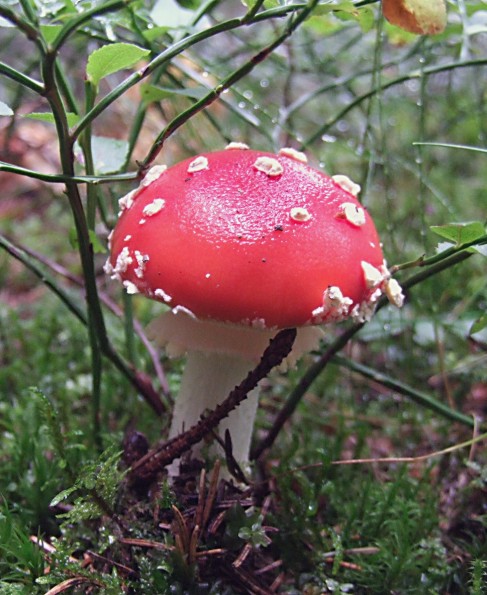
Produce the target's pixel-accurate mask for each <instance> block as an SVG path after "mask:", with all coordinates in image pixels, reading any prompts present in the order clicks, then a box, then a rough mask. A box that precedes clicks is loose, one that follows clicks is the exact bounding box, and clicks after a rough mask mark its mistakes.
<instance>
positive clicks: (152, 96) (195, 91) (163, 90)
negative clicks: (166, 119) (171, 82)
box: [140, 83, 208, 103]
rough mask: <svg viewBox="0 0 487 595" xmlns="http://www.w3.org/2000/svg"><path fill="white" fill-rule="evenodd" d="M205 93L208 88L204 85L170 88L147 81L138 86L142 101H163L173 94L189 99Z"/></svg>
mask: <svg viewBox="0 0 487 595" xmlns="http://www.w3.org/2000/svg"><path fill="white" fill-rule="evenodd" d="M206 93H208V89H205V87H192V88H188V89H171V88H170V87H157V86H155V85H150V84H148V83H145V84H143V85H141V86H140V94H141V96H142V101H144V102H145V103H153V102H156V101H163V100H164V99H167V98H168V97H173V96H174V95H180V96H183V97H189V98H190V99H201V97H203V96H204V95H205V94H206Z"/></svg>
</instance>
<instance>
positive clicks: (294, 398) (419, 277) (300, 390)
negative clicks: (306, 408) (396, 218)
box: [250, 249, 473, 459]
mask: <svg viewBox="0 0 487 595" xmlns="http://www.w3.org/2000/svg"><path fill="white" fill-rule="evenodd" d="M472 255H473V254H472V253H471V252H467V251H465V250H460V249H459V250H458V251H457V253H456V254H453V255H451V256H448V257H447V258H445V259H444V260H442V261H440V262H436V263H435V264H433V265H432V266H430V267H429V268H428V269H426V270H424V271H420V272H419V273H416V275H413V276H412V277H410V278H409V279H406V281H404V282H402V283H401V285H402V287H403V288H404V289H411V288H412V287H414V286H415V285H417V284H419V283H421V282H423V281H424V280H425V279H428V278H430V277H433V276H434V275H436V274H438V273H440V272H441V271H443V270H445V269H448V268H450V267H452V266H454V265H456V264H459V263H460V262H463V261H464V260H466V259H467V258H470V257H471V256H472ZM386 304H387V300H386V299H383V298H382V299H380V300H379V303H378V305H377V310H380V309H381V308H383V307H384V306H385V305H386ZM363 326H364V323H358V324H354V325H353V326H351V327H350V328H348V329H347V330H346V331H344V332H343V333H342V334H341V335H340V336H339V337H338V338H337V339H335V341H334V342H333V343H332V344H331V345H330V346H329V347H328V349H327V350H326V351H325V352H324V353H323V354H322V355H321V356H320V358H319V359H318V360H317V361H316V362H315V363H314V364H312V365H311V366H310V367H309V368H308V369H307V370H306V372H305V373H304V375H303V376H302V377H301V379H300V381H299V382H298V384H297V385H296V386H295V387H294V389H293V390H292V391H291V394H290V395H289V397H288V398H287V400H286V401H285V403H284V405H283V406H282V408H281V410H280V411H279V413H278V414H277V416H276V418H275V419H274V422H273V424H272V426H271V428H270V430H269V431H268V432H267V434H266V435H265V436H264V438H263V439H262V441H261V442H260V444H258V445H257V446H256V447H255V448H254V449H253V450H252V452H251V454H250V458H251V459H258V458H259V457H260V456H261V455H262V454H263V452H264V451H265V450H267V449H268V448H270V447H271V446H272V444H273V443H274V441H275V439H276V438H277V436H278V434H279V432H280V431H281V429H282V427H283V426H284V424H285V423H286V421H287V420H288V419H289V418H290V417H291V415H292V414H293V413H294V411H295V409H296V407H297V406H298V405H299V403H300V402H301V399H302V398H303V396H304V395H305V393H306V391H307V390H308V389H309V387H310V386H311V385H312V384H313V382H314V381H315V380H316V379H317V378H318V376H319V375H320V374H321V373H322V372H323V371H324V369H325V368H326V366H327V365H328V363H329V362H330V361H331V360H332V358H333V357H334V356H335V354H337V353H338V352H339V351H341V350H342V349H343V348H344V347H345V346H346V345H347V343H348V342H349V341H350V339H352V337H354V336H355V335H356V334H357V333H358V332H359V331H360V329H361V328H362V327H363ZM470 422H471V420H470V419H469V422H468V425H469V426H470Z"/></svg>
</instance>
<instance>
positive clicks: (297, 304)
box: [105, 143, 403, 474]
mask: <svg viewBox="0 0 487 595" xmlns="http://www.w3.org/2000/svg"><path fill="white" fill-rule="evenodd" d="M359 190H360V188H359V186H358V185H357V184H354V183H353V182H352V181H351V180H350V179H349V178H347V177H346V176H341V175H339V176H333V177H328V176H326V175H324V174H323V173H321V172H319V171H317V170H315V169H313V168H311V167H310V166H308V165H307V160H306V157H305V155H304V154H303V153H301V152H299V151H296V150H294V149H281V151H279V154H277V155H274V154H272V153H266V152H262V151H254V150H250V149H249V148H248V147H247V146H246V145H243V144H241V143H231V144H230V145H229V146H228V147H227V149H226V150H223V151H217V152H212V153H206V154H201V155H198V156H197V157H193V158H191V159H187V160H185V161H182V162H180V163H178V164H176V165H174V166H172V167H170V168H169V169H167V168H166V167H165V166H160V165H159V166H155V167H153V168H152V169H151V170H149V172H148V173H147V175H146V177H145V178H144V180H143V181H142V183H141V185H140V187H139V188H137V189H136V190H133V191H132V192H130V193H129V194H128V195H127V196H125V197H124V198H122V199H121V200H120V208H121V212H120V217H119V220H118V223H117V225H116V227H115V229H114V231H113V234H112V236H111V239H110V249H111V255H110V257H109V259H108V261H107V264H106V266H105V271H106V273H107V274H109V275H110V276H111V277H112V278H113V279H117V280H119V281H121V282H122V284H123V286H124V287H125V289H126V291H127V292H128V293H131V294H134V293H142V294H144V295H146V296H148V297H150V298H152V299H155V300H159V301H161V302H163V303H165V304H166V305H167V306H169V308H170V310H169V311H166V312H165V313H163V314H162V315H161V316H160V317H158V318H156V320H154V321H153V323H152V324H151V327H150V332H151V334H152V337H153V338H154V339H155V340H156V341H157V343H158V344H159V345H160V346H165V347H166V350H167V353H168V354H169V355H171V356H177V355H182V354H184V353H187V354H188V357H187V363H186V368H185V371H184V374H183V378H182V383H181V389H180V394H179V395H178V397H177V399H176V404H175V409H174V413H173V419H172V425H171V428H170V435H169V437H170V438H171V437H174V436H176V435H177V434H179V433H180V432H181V431H183V430H184V429H188V428H189V427H191V426H192V425H193V424H195V423H196V422H197V421H198V420H199V419H200V417H201V415H203V414H204V412H205V410H207V409H213V408H214V407H215V406H216V405H217V404H218V403H220V402H221V401H222V400H223V399H224V398H225V397H226V396H227V395H228V393H229V392H230V391H231V390H232V389H233V388H234V386H235V385H237V384H239V383H240V382H241V381H242V380H243V378H244V377H245V376H246V374H247V373H248V372H249V371H250V370H251V369H252V368H253V367H254V366H255V363H256V361H258V359H259V357H260V356H261V354H262V352H263V350H264V349H265V347H266V346H267V344H268V342H269V340H270V339H271V338H272V337H273V336H275V334H276V333H277V332H278V330H280V329H283V328H291V327H297V328H298V333H297V338H296V342H295V345H294V347H293V351H292V352H291V355H290V359H291V362H293V361H295V360H296V358H298V357H300V355H301V354H302V353H303V352H304V351H306V350H309V349H312V348H314V347H316V345H317V343H318V341H319V338H320V337H321V333H322V331H321V329H320V328H319V325H321V324H326V323H330V322H338V321H341V320H344V319H346V318H349V317H351V318H353V319H355V320H357V321H366V320H368V319H369V318H370V317H371V315H372V313H373V311H374V309H375V305H376V303H377V300H378V299H379V297H380V296H381V294H382V293H383V292H385V293H386V294H387V296H388V297H389V299H390V301H391V302H393V303H394V304H395V305H396V306H401V305H402V302H403V296H402V293H401V288H400V287H399V285H398V283H397V282H396V281H395V280H393V279H391V277H390V274H389V272H388V270H387V267H386V264H385V262H384V257H383V254H382V249H381V244H380V241H379V238H378V235H377V232H376V229H375V227H374V224H373V222H372V220H371V218H370V216H369V214H368V213H367V211H366V210H365V209H364V208H363V207H362V206H361V205H360V203H359V202H358V200H357V195H358V192H359ZM256 409H257V394H256V393H255V391H254V394H250V395H249V396H248V398H247V399H246V400H245V401H244V402H243V403H242V404H241V405H240V406H239V407H238V408H237V409H236V410H234V411H233V412H232V413H231V414H230V415H229V417H228V418H227V419H226V420H224V422H222V423H221V424H220V427H219V433H220V435H221V436H224V433H225V430H228V431H229V433H230V437H231V443H232V449H233V456H234V458H235V460H236V461H237V462H239V463H243V464H245V463H247V462H248V455H249V448H250V440H251V435H252V427H253V422H254V417H255V413H256ZM196 452H198V448H197V449H196ZM172 474H175V468H174V467H173V468H172Z"/></svg>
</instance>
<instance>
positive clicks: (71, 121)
mask: <svg viewBox="0 0 487 595" xmlns="http://www.w3.org/2000/svg"><path fill="white" fill-rule="evenodd" d="M24 117H25V118H30V119H31V120H38V121H40V122H49V124H54V123H55V119H54V114H52V113H51V112H31V113H30V114H25V116H24ZM66 118H67V120H68V126H69V127H70V128H71V127H72V126H75V125H76V124H77V123H78V122H79V116H78V114H73V112H67V114H66Z"/></svg>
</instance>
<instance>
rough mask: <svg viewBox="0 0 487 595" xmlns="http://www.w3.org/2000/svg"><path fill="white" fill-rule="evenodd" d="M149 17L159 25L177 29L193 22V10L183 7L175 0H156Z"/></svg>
mask: <svg viewBox="0 0 487 595" xmlns="http://www.w3.org/2000/svg"><path fill="white" fill-rule="evenodd" d="M150 16H151V19H152V20H153V21H154V23H155V24H156V25H157V26H159V27H164V28H165V29H179V28H181V27H189V26H191V24H192V23H193V19H194V12H193V11H192V10H188V9H187V8H184V7H183V6H182V4H180V3H179V2H176V0H158V1H157V2H156V3H155V4H154V8H153V9H152V10H151V13H150Z"/></svg>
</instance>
